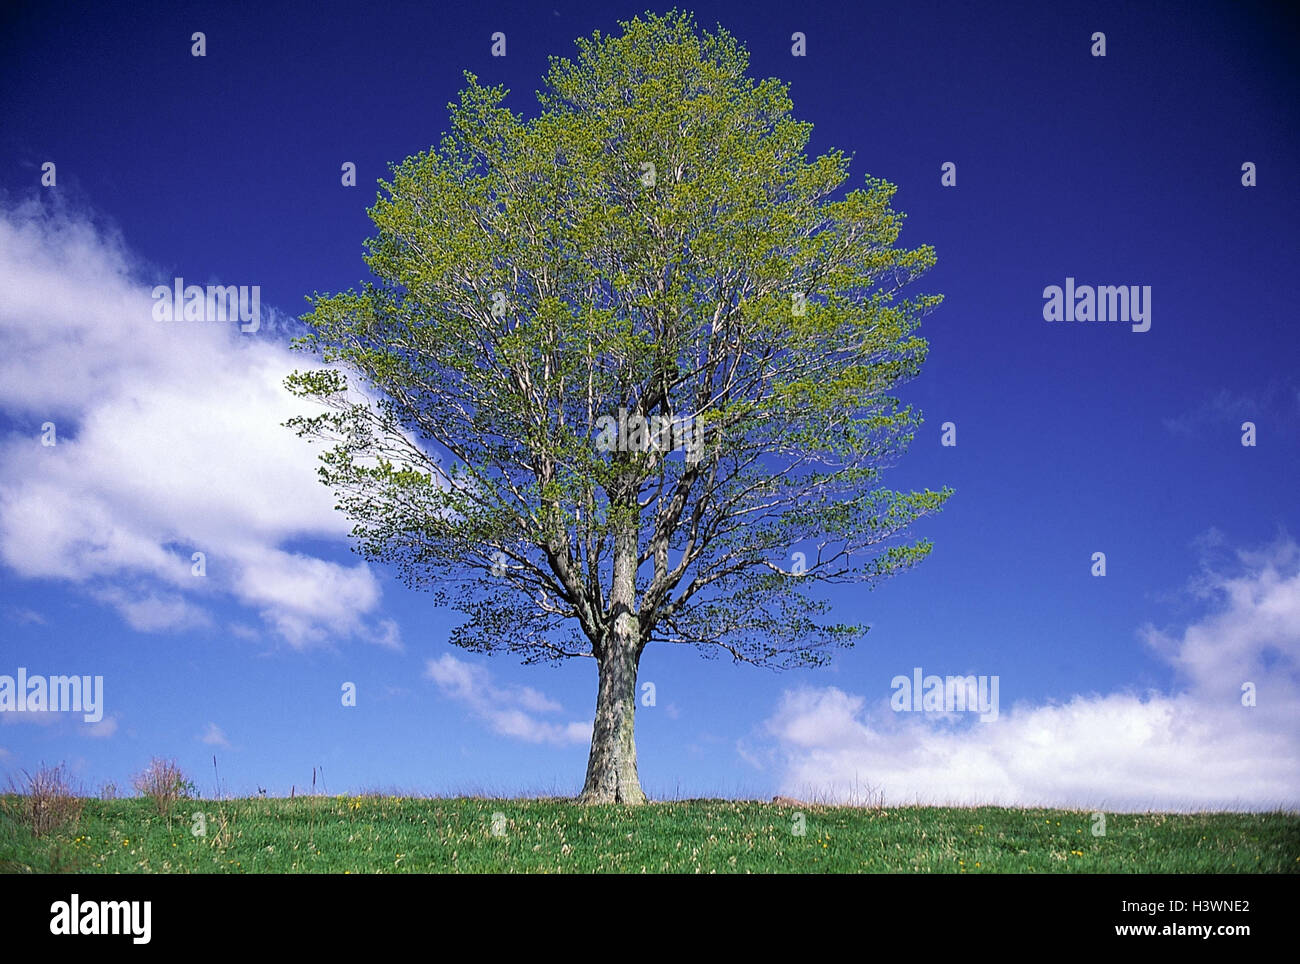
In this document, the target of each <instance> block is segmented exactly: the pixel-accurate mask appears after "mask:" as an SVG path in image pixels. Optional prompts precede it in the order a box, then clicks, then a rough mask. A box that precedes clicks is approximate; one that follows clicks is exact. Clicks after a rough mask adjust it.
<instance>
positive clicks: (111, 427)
mask: <svg viewBox="0 0 1300 964" xmlns="http://www.w3.org/2000/svg"><path fill="white" fill-rule="evenodd" d="M187 280H194V281H196V282H197V281H199V280H200V279H187ZM207 280H211V279H207ZM241 280H242V279H241ZM169 282H170V277H169V276H167V275H165V274H164V273H163V272H160V271H158V270H156V269H153V268H150V267H148V266H146V265H142V264H140V263H138V262H137V261H136V260H135V259H134V258H133V257H132V255H131V254H130V252H129V251H128V250H127V248H126V247H125V245H124V244H123V242H122V241H121V239H120V238H117V237H115V236H113V235H112V234H110V233H107V232H105V231H104V230H101V229H100V228H98V227H96V226H95V225H94V224H93V223H91V221H90V220H88V219H87V218H85V217H81V216H76V215H72V214H69V213H68V212H66V211H63V210H59V209H57V208H55V209H49V208H45V207H42V206H41V205H40V204H37V203H35V202H32V203H27V204H22V205H18V206H16V207H8V208H5V207H0V412H3V413H4V414H5V415H6V416H8V419H9V420H10V421H11V422H12V423H13V424H15V425H17V426H19V427H20V428H19V429H18V430H16V431H14V432H13V433H11V434H10V435H9V437H8V438H5V439H3V440H0V561H2V562H3V563H4V564H5V565H6V566H8V567H9V568H10V569H11V570H12V571H13V572H15V573H17V574H18V575H19V576H24V577H42V578H53V579H60V580H65V581H68V582H71V583H75V584H78V585H80V586H82V587H83V588H84V589H85V591H87V592H88V593H90V594H91V595H92V596H94V597H95V598H97V599H99V600H100V601H102V602H105V603H107V604H109V605H112V606H113V607H115V608H116V609H117V611H118V612H119V613H120V614H121V615H122V618H123V619H124V620H125V621H126V622H127V623H128V624H129V625H130V626H132V627H133V628H135V629H137V630H140V631H144V632H156V631H164V630H174V629H181V628H186V627H196V626H203V625H208V624H209V623H210V622H211V616H210V615H209V607H210V605H211V604H212V603H213V602H216V601H218V600H222V599H233V600H235V601H237V602H238V603H240V604H242V605H244V606H247V607H250V609H252V610H253V611H255V612H256V613H257V614H259V615H260V616H261V618H262V619H263V621H264V623H265V625H266V627H267V628H268V629H270V630H271V631H272V632H274V633H276V634H278V635H279V636H280V637H281V638H283V639H284V640H286V641H287V642H288V643H290V644H291V645H293V646H296V647H302V646H307V645H311V644H313V643H318V642H321V641H324V640H326V639H340V638H346V637H356V638H360V639H365V640H368V641H372V642H376V643H379V644H380V645H385V646H388V647H390V648H400V634H399V633H398V632H397V629H396V626H395V624H391V623H390V624H381V625H379V626H375V625H371V624H369V623H368V622H367V617H368V616H369V615H370V614H372V613H373V611H374V610H375V609H376V607H377V606H378V604H379V600H380V585H379V582H378V580H377V578H376V577H375V575H374V573H373V572H372V571H371V570H370V568H369V567H368V566H366V565H365V564H364V563H362V564H359V565H340V564H338V563H335V562H332V561H328V560H326V559H321V558H317V557H315V556H313V555H310V554H307V553H304V552H299V551H293V550H292V549H291V547H290V546H291V543H293V542H294V541H295V540H305V539H324V540H336V541H338V542H339V543H340V544H341V543H342V541H343V540H344V539H345V538H346V534H347V530H348V528H349V525H348V522H347V520H346V519H345V518H344V517H343V516H342V514H341V513H339V512H337V511H336V510H335V509H334V506H333V496H332V494H331V493H330V492H329V491H328V490H327V489H326V488H325V487H324V486H322V485H321V484H320V482H319V480H318V478H317V477H316V474H315V469H316V454H317V452H318V449H316V448H314V447H313V446H311V445H310V444H309V443H308V442H306V441H305V440H302V439H299V438H297V437H296V436H294V435H293V433H292V432H291V431H289V430H288V429H286V428H284V427H283V426H282V423H283V422H284V421H285V420H286V419H288V418H289V417H291V416H293V415H297V414H303V412H304V411H307V409H306V407H305V403H304V402H303V401H302V400H300V399H296V398H294V397H293V396H291V395H290V394H289V393H288V392H286V391H285V389H284V388H283V385H282V380H283V378H284V376H285V375H286V374H288V373H289V372H290V371H292V370H293V369H294V368H299V367H304V366H305V365H307V364H310V361H309V360H308V359H306V358H304V357H302V356H299V355H296V354H295V353H293V352H291V351H290V350H289V349H288V347H287V345H286V344H285V343H284V342H283V341H282V340H281V339H278V338H277V337H276V336H275V334H274V329H275V327H276V325H275V324H263V326H262V329H261V330H260V331H259V332H257V333H241V332H240V326H239V325H238V324H235V323H223V322H193V321H191V322H184V321H174V322H159V321H155V320H154V319H153V316H152V308H153V300H152V299H151V297H150V291H151V289H152V287H153V286H154V285H155V284H159V283H169ZM203 283H207V282H206V280H204V282H203ZM263 312H264V314H265V313H266V307H265V306H264V307H263ZM46 423H52V425H53V431H54V437H55V439H56V444H55V445H42V444H41V435H42V431H43V426H45V425H46ZM195 552H202V553H203V554H204V565H205V567H206V574H205V575H204V576H203V577H202V578H199V577H197V576H196V575H195V574H194V572H193V566H194V565H195V562H194V559H193V554H194V553H195Z"/></svg>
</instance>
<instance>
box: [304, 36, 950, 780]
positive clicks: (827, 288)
mask: <svg viewBox="0 0 1300 964" xmlns="http://www.w3.org/2000/svg"><path fill="white" fill-rule="evenodd" d="M621 26H622V28H623V33H622V34H621V36H602V35H601V34H600V33H596V34H593V36H592V37H591V39H589V40H579V41H578V44H577V46H578V54H577V57H576V59H574V60H572V61H570V60H565V59H559V58H553V59H552V62H551V67H550V71H549V73H548V75H547V77H546V80H545V88H544V90H543V91H541V92H540V93H539V95H538V97H539V100H540V108H539V110H538V111H537V112H536V116H533V117H531V118H526V117H524V116H521V115H520V114H516V113H514V112H513V111H511V110H510V109H508V108H507V107H506V106H504V104H505V98H506V93H507V92H506V91H505V90H504V89H502V88H500V87H484V86H481V85H480V84H479V83H478V81H477V80H476V78H475V77H474V76H473V75H471V74H466V81H467V87H466V88H465V90H463V91H462V92H461V95H460V102H459V103H458V104H451V105H449V109H450V111H451V119H450V132H449V133H447V134H445V135H444V136H443V138H442V140H441V142H440V143H439V144H438V145H437V146H436V147H431V148H430V149H429V150H428V151H425V152H424V153H421V154H418V155H416V156H414V157H411V158H408V159H407V160H405V161H404V162H402V163H401V164H399V165H395V166H394V167H393V168H392V174H391V181H388V182H381V188H382V191H381V194H380V196H379V198H378V199H377V201H376V203H375V205H374V207H373V208H372V209H371V210H370V216H371V218H372V220H373V221H374V223H375V225H376V227H377V229H378V232H377V234H376V235H375V236H374V237H373V238H371V239H370V240H369V241H368V243H367V256H366V263H367V264H368V265H369V268H370V270H371V272H372V273H373V275H374V278H375V280H374V281H372V282H370V283H367V284H364V285H363V286H362V288H361V290H359V291H357V290H355V289H354V290H349V291H347V292H344V293H341V294H334V295H329V296H322V295H317V296H314V297H313V299H312V310H311V312H310V313H309V314H308V315H306V316H305V318H304V320H305V321H306V322H307V324H308V325H309V326H310V329H311V331H310V334H309V335H308V336H307V337H305V338H303V339H301V340H300V345H301V346H302V347H305V348H307V349H309V350H312V351H313V352H315V354H316V357H317V358H318V359H319V360H320V362H321V363H322V364H323V365H324V366H325V367H317V368H315V369H313V370H310V371H302V372H295V373H294V374H293V375H292V376H291V377H290V379H289V381H288V385H289V387H290V389H291V390H293V391H295V392H296V393H298V394H300V395H302V396H305V397H307V398H311V399H314V400H316V401H318V402H322V403H324V405H325V406H326V407H325V408H324V409H322V414H320V415H318V416H316V417H304V418H300V419H295V420H293V421H292V422H291V423H290V424H291V425H293V426H294V427H295V428H296V429H297V430H298V431H299V432H300V433H302V434H305V435H309V436H314V437H317V438H323V439H327V440H329V441H330V442H331V443H332V444H331V447H330V448H329V449H327V450H326V451H325V452H324V453H323V454H322V456H321V461H322V466H321V469H320V472H321V475H322V478H323V480H324V481H325V483H326V484H328V485H330V486H331V487H332V488H333V490H334V491H335V492H336V493H337V496H338V499H339V507H340V508H341V509H342V510H344V511H346V512H347V514H348V515H349V516H350V518H351V519H352V520H353V521H354V523H355V528H354V530H353V533H354V536H355V538H356V540H357V548H358V551H360V552H361V553H362V554H363V555H365V556H366V557H367V558H369V559H371V560H374V561H378V562H382V563H389V564H393V565H394V566H395V567H396V568H397V570H398V572H399V573H400V575H401V576H402V578H403V580H404V581H405V582H406V583H407V584H408V585H410V586H413V587H418V588H424V589H429V590H431V591H433V592H434V593H436V594H437V595H438V597H439V598H440V600H441V601H444V602H450V603H453V604H454V605H455V606H457V607H458V608H459V609H460V610H461V611H462V612H464V613H465V614H466V616H467V619H466V620H465V622H464V623H463V624H462V625H460V626H459V627H458V628H456V629H455V630H454V631H453V632H452V634H451V639H450V641H451V642H452V643H454V644H456V645H458V646H462V647H465V648H466V649H470V650H474V651H479V652H498V651H508V652H512V653H516V654H518V655H519V656H521V657H522V658H523V660H524V661H525V662H535V661H540V660H562V659H567V658H571V657H586V658H590V659H592V660H594V661H595V664H596V668H597V677H598V689H597V696H596V713H595V719H594V723H593V729H592V738H591V755H590V758H589V762H588V765H587V775H586V783H585V786H584V788H583V791H582V799H583V800H584V801H587V802H597V803H599V802H618V803H629V804H630V803H639V802H642V801H644V800H645V795H644V793H643V792H642V790H641V785H640V781H639V778H638V775H637V765H636V745H635V742H634V737H633V717H634V713H635V706H636V696H637V690H636V681H637V671H638V667H639V664H640V661H641V656H642V653H643V652H644V651H645V648H646V647H647V646H649V645H650V644H652V643H655V644H687V645H694V646H697V647H699V648H700V649H701V650H702V651H703V652H704V653H705V654H706V655H716V654H718V653H719V652H725V653H727V654H730V655H731V656H732V657H733V658H734V659H736V660H740V661H744V662H750V663H755V664H758V665H766V666H777V667H785V666H793V665H816V664H820V663H823V662H825V661H827V660H828V659H829V652H830V650H831V649H833V648H834V647H835V646H844V645H851V644H852V642H853V641H854V640H855V639H856V638H857V637H859V636H860V635H861V634H862V633H864V632H865V631H866V627H865V626H858V625H843V624H839V623H837V622H835V621H834V620H833V618H832V617H831V614H830V613H829V602H828V594H827V593H826V592H825V591H824V587H826V586H827V585H828V584H837V583H857V584H866V585H872V584H874V583H875V582H876V581H877V580H879V579H881V578H883V577H886V576H888V575H890V574H892V573H894V572H897V571H899V570H901V569H905V568H908V567H910V566H912V565H914V564H915V563H917V562H918V561H919V560H920V559H922V558H923V557H924V556H925V555H926V554H927V553H928V552H929V550H930V544H929V543H928V542H927V541H925V540H919V541H915V542H911V541H909V540H910V539H911V536H910V535H908V532H907V530H908V528H909V525H910V523H912V522H913V521H914V520H916V519H918V518H919V517H921V516H923V515H926V514H928V513H931V512H934V511H936V510H937V509H938V508H939V507H940V506H941V505H942V504H943V502H944V501H945V500H946V499H947V497H948V495H949V494H950V490H948V489H943V490H940V491H931V490H926V491H924V492H896V491H890V490H889V489H886V488H883V487H882V486H881V485H880V474H881V469H882V468H883V467H886V466H887V465H888V464H889V463H890V462H892V461H893V459H894V458H895V457H896V456H897V455H899V454H900V453H901V452H902V451H903V450H904V449H905V448H906V445H907V444H908V442H910V440H911V439H912V434H913V432H914V430H915V428H916V426H917V425H918V424H919V419H918V417H917V416H916V414H915V413H914V412H913V411H912V409H911V408H910V407H908V406H904V405H903V404H902V403H901V402H900V401H899V400H898V399H897V398H895V397H893V396H892V395H891V394H890V391H891V390H892V389H893V388H894V387H895V386H897V385H898V384H899V383H900V382H902V381H904V380H906V379H908V378H909V377H911V376H914V375H915V374H916V373H917V372H918V370H919V368H920V365H921V363H922V361H923V360H924V357H925V354H926V349H927V346H926V343H925V341H924V340H922V339H921V338H919V337H917V336H916V335H915V334H914V332H915V329H916V326H917V325H918V323H919V321H920V319H921V317H922V316H923V315H924V314H925V313H926V312H927V311H928V310H930V309H931V308H933V307H934V306H935V305H937V304H938V302H939V300H940V299H939V297H938V296H933V295H926V296H917V297H915V298H913V299H910V300H909V299H904V298H902V297H901V296H899V289H900V288H901V287H902V286H903V285H905V284H906V283H907V282H908V281H909V280H911V279H913V278H915V277H916V276H917V275H918V274H919V273H921V272H923V271H924V270H925V269H927V268H928V267H930V266H931V265H932V264H933V263H934V252H933V250H932V249H931V248H930V247H928V246H922V247H918V248H915V249H912V250H906V249H903V248H899V247H896V246H895V242H896V240H897V238H898V234H899V230H900V227H901V222H902V216H901V215H900V214H898V213H897V212H895V211H893V210H892V209H891V207H890V202H891V199H892V197H893V193H894V188H893V186H892V185H890V184H888V183H886V182H885V181H881V180H877V179H872V178H868V179H867V181H866V184H865V187H863V188H861V189H855V190H844V191H840V188H841V186H842V185H844V182H845V181H846V179H847V177H848V159H847V158H846V157H845V156H844V154H842V153H841V152H839V151H832V152H829V153H826V154H823V155H821V156H818V157H815V158H809V157H808V155H807V153H806V147H807V144H808V140H809V136H810V132H811V125H809V124H807V123H804V122H800V121H797V120H795V119H794V118H793V116H792V114H791V102H790V99H789V97H788V96H787V89H786V87H785V85H783V84H782V83H780V82H779V81H777V80H774V79H767V80H754V79H752V78H750V77H749V76H747V75H746V71H747V67H748V57H747V55H746V52H745V50H744V49H743V47H742V46H740V45H739V44H738V43H737V41H736V40H735V39H734V38H733V37H731V36H730V35H729V34H728V33H727V32H726V31H725V30H722V29H721V28H720V29H719V30H718V32H716V33H708V32H701V31H700V30H698V29H697V27H696V25H695V23H694V21H693V19H692V18H691V17H690V16H689V15H684V14H682V15H678V14H673V15H669V16H667V17H657V16H649V17H648V19H645V20H641V19H634V20H632V21H630V22H627V23H623V24H622V25H621ZM349 375H352V376H356V377H358V378H359V382H358V383H355V384H350V383H349V381H348V377H349Z"/></svg>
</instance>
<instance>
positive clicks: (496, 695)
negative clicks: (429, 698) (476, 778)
mask: <svg viewBox="0 0 1300 964" xmlns="http://www.w3.org/2000/svg"><path fill="white" fill-rule="evenodd" d="M425 675H426V676H427V677H428V678H429V679H431V680H433V681H434V682H435V683H436V684H437V685H438V689H440V690H441V691H442V693H443V695H444V696H446V697H448V698H449V699H453V700H456V701H457V702H459V703H463V704H464V705H465V706H467V707H468V708H469V709H470V711H471V712H472V713H473V714H474V715H475V716H477V717H478V718H479V719H481V720H483V721H484V722H486V723H487V724H488V726H490V727H491V729H492V730H493V732H495V733H499V734H501V735H502V736H509V737H513V738H514V739H517V740H525V741H527V742H529V743H555V744H570V743H587V742H590V740H591V723H590V722H586V723H579V722H573V723H552V722H548V721H545V720H539V719H537V716H536V715H537V714H546V713H558V712H560V711H561V710H562V709H563V707H561V706H560V704H559V703H556V702H555V701H554V700H551V699H549V698H547V697H546V696H545V695H544V694H542V693H540V692H538V691H537V690H535V689H533V688H532V687H530V686H510V687H500V686H495V685H493V683H492V676H491V674H490V673H489V672H488V671H487V669H485V668H484V667H482V666H476V665H474V664H473V663H470V662H468V661H465V660H460V659H457V658H456V657H455V656H452V655H451V654H450V653H447V654H444V655H443V656H441V657H439V658H438V659H431V660H429V662H428V664H427V665H426V667H425Z"/></svg>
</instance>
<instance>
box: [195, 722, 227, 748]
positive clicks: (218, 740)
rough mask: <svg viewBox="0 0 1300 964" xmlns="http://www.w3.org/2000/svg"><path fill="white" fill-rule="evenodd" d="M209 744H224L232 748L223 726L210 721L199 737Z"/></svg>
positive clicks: (223, 745)
mask: <svg viewBox="0 0 1300 964" xmlns="http://www.w3.org/2000/svg"><path fill="white" fill-rule="evenodd" d="M199 739H200V740H202V741H203V742H204V743H206V744H207V745H208V746H222V747H226V748H227V749H229V748H230V741H229V740H227V739H226V734H225V733H224V732H222V730H221V727H219V726H217V724H215V723H209V724H208V725H207V727H205V728H204V730H203V735H202V736H201V737H199Z"/></svg>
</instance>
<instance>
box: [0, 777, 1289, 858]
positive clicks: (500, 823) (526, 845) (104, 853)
mask: <svg viewBox="0 0 1300 964" xmlns="http://www.w3.org/2000/svg"><path fill="white" fill-rule="evenodd" d="M21 804H22V798H19V797H13V796H10V797H6V798H4V799H3V806H0V870H4V871H6V872H9V873H14V872H18V873H22V872H38V873H40V872H51V871H60V872H82V873H354V874H360V873H400V872H430V871H433V872H456V873H495V872H522V873H531V872H544V873H545V872H549V873H556V872H559V873H565V872H591V871H615V872H631V873H640V872H642V871H644V872H649V873H656V872H673V873H712V872H719V873H744V872H777V873H781V872H796V873H824V872H829V873H852V872H904V873H908V872H922V873H990V872H1002V873H1008V872H1009V873H1101V872H1121V873H1125V872H1132V873H1236V872H1246V873H1250V872H1264V873H1279V872H1281V873H1295V872H1300V815H1297V814H1294V813H1267V814H1242V813H1215V814H1165V813H1150V814H1107V815H1106V825H1105V830H1106V833H1105V836H1094V835H1093V832H1092V831H1093V827H1094V821H1093V818H1092V815H1091V814H1090V813H1088V812H1080V811H1069V810H1017V809H1005V808H995V807H982V808H946V807H902V808H897V809H870V808H861V809H859V808H844V807H818V806H812V805H808V806H801V807H795V806H777V805H774V804H766V803H757V802H751V801H733V800H688V801H677V802H672V803H655V804H650V805H647V806H643V807H640V808H621V807H580V806H577V805H575V804H573V803H571V802H569V801H565V800H547V799H525V800H494V799H479V798H452V799H417V798H411V797H385V796H362V797H298V798H295V799H274V798H272V799H240V800H223V801H216V800H181V801H178V802H177V803H176V804H175V806H174V807H173V809H172V810H171V812H170V814H169V815H167V816H164V815H161V814H160V813H159V812H158V809H157V808H156V807H155V806H154V803H153V801H151V800H149V799H146V798H135V799H126V800H112V801H100V800H85V801H82V802H81V804H80V807H81V812H80V814H79V815H77V816H76V817H75V818H73V819H71V820H69V821H67V822H65V823H63V824H62V825H61V826H59V827H58V828H56V829H53V830H50V831H48V832H47V833H45V834H44V835H42V836H39V837H38V836H36V835H35V834H33V833H32V831H31V830H30V829H29V826H28V824H27V821H25V820H24V819H23V815H22V812H21ZM196 813H202V814H204V816H203V819H202V820H200V819H198V818H196V817H195V816H194V814H196ZM800 829H802V830H803V831H804V833H803V834H802V835H799V834H798V833H797V831H798V830H800ZM195 831H198V833H196V832H195Z"/></svg>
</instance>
